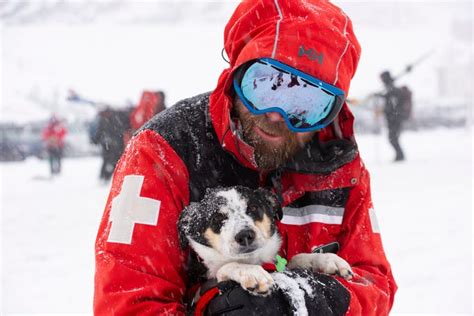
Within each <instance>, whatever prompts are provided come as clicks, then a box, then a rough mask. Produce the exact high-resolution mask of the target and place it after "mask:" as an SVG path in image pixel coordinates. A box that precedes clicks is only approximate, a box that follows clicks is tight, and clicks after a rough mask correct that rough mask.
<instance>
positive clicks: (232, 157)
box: [94, 0, 397, 316]
mask: <svg viewBox="0 0 474 316" xmlns="http://www.w3.org/2000/svg"><path fill="white" fill-rule="evenodd" d="M224 47H225V50H226V53H227V56H229V67H228V68H227V69H225V70H223V72H222V74H221V76H220V78H219V81H218V83H217V87H216V88H215V89H214V90H213V91H212V92H211V93H204V94H201V95H198V96H195V97H192V98H189V99H185V100H183V101H180V102H178V103H177V104H175V105H174V106H172V107H171V108H168V109H166V110H165V111H163V112H162V113H160V114H159V115H156V116H155V117H154V118H153V119H151V120H150V121H149V122H148V123H146V124H145V125H144V126H143V127H142V128H140V129H139V130H138V131H137V132H136V133H135V135H134V136H133V138H132V139H131V140H130V142H129V144H128V145H127V148H126V150H125V152H124V154H123V156H122V158H121V159H120V163H119V164H118V165H117V167H116V170H115V174H114V177H113V181H112V187H111V190H110V195H109V197H108V200H107V203H106V207H105V210H104V215H103V217H102V221H101V224H100V227H99V230H98V234H97V239H96V273H95V290H94V313H95V314H96V315H184V314H185V313H186V310H187V307H188V306H189V305H192V304H193V300H192V298H193V297H195V294H196V293H200V292H201V291H199V290H198V289H199V288H201V287H204V285H203V284H202V283H201V281H200V280H195V279H194V278H192V277H191V274H190V269H191V267H190V265H189V264H188V263H189V261H188V260H189V259H190V258H191V254H192V253H191V250H190V249H189V248H186V249H182V248H180V243H179V237H178V228H177V222H178V218H179V216H180V213H181V212H182V210H183V209H184V208H185V207H187V206H188V205H190V203H194V202H200V201H202V200H203V198H204V196H205V193H206V189H207V188H216V187H232V186H237V185H239V186H245V187H248V188H251V189H257V188H261V187H264V188H266V189H268V190H272V191H273V192H274V193H275V194H276V196H278V197H279V199H280V202H281V204H282V205H283V216H282V218H281V220H280V221H277V226H278V231H279V233H280V235H281V237H282V246H281V248H280V251H279V255H280V256H281V257H282V258H286V259H287V260H288V261H289V262H290V263H291V262H292V259H293V258H294V257H295V256H296V255H299V254H304V253H306V254H310V253H313V252H318V253H319V252H321V253H323V254H324V253H325V252H328V251H332V252H334V253H337V255H338V256H340V257H341V258H343V259H345V260H346V261H347V262H348V263H349V264H350V265H351V267H352V271H353V273H354V275H353V278H352V279H351V280H345V279H343V278H341V277H338V276H335V275H324V274H322V273H320V272H319V271H313V270H312V269H310V270H307V273H311V274H312V275H314V278H315V279H316V281H315V282H313V283H311V285H309V283H306V286H311V287H313V288H312V290H313V291H314V293H317V295H315V297H313V299H314V301H313V302H314V303H315V304H314V305H306V308H308V307H309V306H313V308H310V310H308V313H309V315H369V316H370V315H374V316H375V315H377V316H379V315H388V313H389V311H390V309H391V307H392V305H393V301H394V295H395V292H396V289H397V286H396V283H395V281H394V278H393V275H392V272H391V268H390V264H389V262H388V261H387V258H386V257H385V253H384V250H383V246H382V240H381V236H380V229H379V227H378V225H377V220H376V211H375V210H374V206H373V204H372V199H371V190H370V177H369V173H368V171H367V169H366V168H365V165H364V163H363V161H362V159H361V157H360V155H359V152H358V148H357V144H356V142H355V138H354V133H353V122H354V118H353V116H352V114H351V111H350V110H349V108H348V106H347V104H346V102H345V98H346V97H347V95H348V92H349V86H350V81H351V78H352V77H353V75H354V73H355V71H356V68H357V64H358V61H359V56H360V46H359V43H358V41H357V39H356V37H355V35H354V33H353V30H352V23H351V21H350V19H349V17H348V16H347V15H346V14H345V13H344V12H343V11H342V10H341V9H339V8H338V7H336V6H334V5H333V4H331V3H330V2H329V1H325V0H295V1H275V0H252V1H243V2H241V3H240V4H239V5H238V7H237V8H236V10H235V12H234V14H233V15H232V17H231V18H230V20H229V22H228V24H227V26H226V28H225V32H224ZM273 87H274V88H273ZM224 220H225V219H224ZM327 255H330V254H327ZM262 269H263V267H262ZM292 271H294V270H292ZM300 281H301V280H300ZM226 282H227V281H224V282H219V284H218V285H217V288H218V289H217V290H216V288H215V287H214V290H212V292H209V291H206V292H204V293H203V296H202V297H201V298H200V299H199V300H198V305H199V304H200V303H201V302H206V301H205V300H204V301H203V299H204V298H209V296H208V295H207V293H211V294H213V293H214V294H215V293H217V294H218V295H217V297H215V298H212V299H211V300H209V301H208V302H207V304H208V305H206V306H207V307H205V308H201V309H199V310H200V311H201V313H202V314H213V313H214V314H216V315H217V314H219V315H256V314H260V315H279V314H280V313H281V312H282V311H283V310H285V308H286V307H285V306H282V305H284V304H281V303H284V302H283V301H282V300H284V299H283V298H281V296H280V297H278V292H275V293H274V294H272V295H271V296H267V297H264V296H253V295H252V294H250V293H249V292H247V291H246V290H244V289H242V288H241V287H240V286H237V287H236V286H235V284H232V283H231V284H230V286H227V285H228V284H226ZM303 283H304V282H303ZM300 290H301V291H303V290H304V289H300ZM210 291H211V290H210ZM301 303H302V304H304V303H303V302H301ZM201 305H202V304H201ZM201 305H200V306H201ZM257 305H258V307H259V308H258V311H259V312H257V309H255V306H257Z"/></svg>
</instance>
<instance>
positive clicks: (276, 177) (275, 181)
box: [271, 168, 283, 205]
mask: <svg viewBox="0 0 474 316" xmlns="http://www.w3.org/2000/svg"><path fill="white" fill-rule="evenodd" d="M282 173H283V170H282V169H281V168H278V169H276V170H275V171H274V172H273V175H272V176H271V181H272V185H273V187H274V188H275V191H276V192H275V193H276V195H277V198H278V202H280V204H281V205H283V193H282V191H283V186H282V184H281V175H282Z"/></svg>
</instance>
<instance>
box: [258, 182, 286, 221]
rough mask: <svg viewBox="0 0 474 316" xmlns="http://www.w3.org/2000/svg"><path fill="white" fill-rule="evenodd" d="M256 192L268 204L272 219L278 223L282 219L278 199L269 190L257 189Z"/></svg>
mask: <svg viewBox="0 0 474 316" xmlns="http://www.w3.org/2000/svg"><path fill="white" fill-rule="evenodd" d="M257 191H258V192H259V193H260V194H261V195H263V197H264V198H265V199H266V200H267V201H268V202H269V203H270V206H271V208H272V212H273V217H274V218H275V219H276V220H278V221H280V220H281V219H282V218H283V209H282V208H281V203H280V199H279V198H278V196H277V195H276V194H275V193H273V192H272V191H270V190H267V189H263V188H259V189H257Z"/></svg>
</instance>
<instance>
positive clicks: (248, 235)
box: [235, 229, 255, 246]
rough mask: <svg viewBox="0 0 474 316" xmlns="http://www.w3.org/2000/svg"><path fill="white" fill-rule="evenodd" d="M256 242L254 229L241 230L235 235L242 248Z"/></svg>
mask: <svg viewBox="0 0 474 316" xmlns="http://www.w3.org/2000/svg"><path fill="white" fill-rule="evenodd" d="M254 240H255V232H254V231H253V230H252V229H244V230H241V231H240V232H239V233H238V234H237V235H235V241H236V242H237V243H238V244H239V245H242V246H249V245H251V244H252V243H253V241H254Z"/></svg>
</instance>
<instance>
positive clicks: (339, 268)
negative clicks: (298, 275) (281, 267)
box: [288, 253, 353, 280]
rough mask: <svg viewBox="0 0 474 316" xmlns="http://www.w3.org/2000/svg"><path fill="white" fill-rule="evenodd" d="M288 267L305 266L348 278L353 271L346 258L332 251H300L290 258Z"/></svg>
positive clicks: (350, 277) (316, 270)
mask: <svg viewBox="0 0 474 316" xmlns="http://www.w3.org/2000/svg"><path fill="white" fill-rule="evenodd" d="M288 268H289V269H295V268H306V269H312V270H313V271H315V272H321V273H325V274H336V275H339V276H340V277H342V278H344V279H346V280H350V279H352V276H353V273H352V270H351V266H350V265H349V263H347V261H346V260H344V259H342V258H341V257H339V256H338V255H336V254H333V253H302V254H298V255H296V256H294V257H293V258H291V260H290V263H289V264H288Z"/></svg>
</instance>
